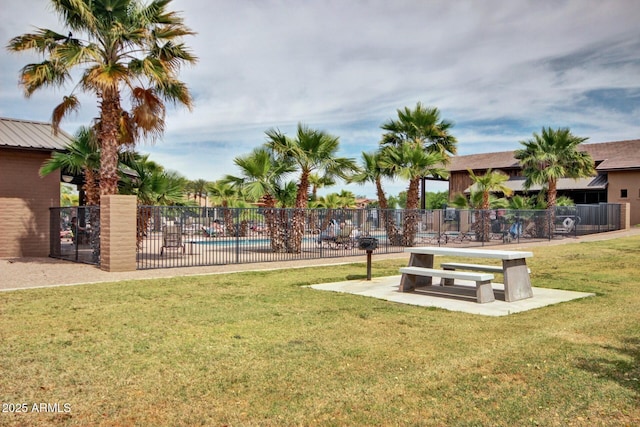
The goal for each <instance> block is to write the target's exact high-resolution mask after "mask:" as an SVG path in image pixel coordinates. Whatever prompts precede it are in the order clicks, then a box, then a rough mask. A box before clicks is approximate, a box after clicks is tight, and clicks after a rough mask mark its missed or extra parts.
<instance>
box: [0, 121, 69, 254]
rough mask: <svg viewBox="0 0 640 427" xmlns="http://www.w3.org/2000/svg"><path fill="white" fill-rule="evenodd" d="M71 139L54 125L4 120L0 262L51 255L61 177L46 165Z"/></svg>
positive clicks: (0, 135) (0, 148) (1, 128)
mask: <svg viewBox="0 0 640 427" xmlns="http://www.w3.org/2000/svg"><path fill="white" fill-rule="evenodd" d="M69 142H71V137H70V136H69V135H68V134H66V133H64V132H62V131H60V132H59V133H58V135H56V136H54V135H53V131H52V127H51V124H50V123H42V122H33V121H25V120H16V119H7V118H0V257H46V256H48V255H49V208H50V207H54V206H59V205H60V174H56V173H53V174H50V175H48V176H46V177H41V176H40V174H39V170H40V167H41V166H42V163H43V162H44V161H45V160H47V159H48V158H49V157H50V156H51V153H52V152H53V151H64V148H65V146H66V145H67V144H68V143H69Z"/></svg>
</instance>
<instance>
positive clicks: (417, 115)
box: [381, 102, 457, 161]
mask: <svg viewBox="0 0 640 427" xmlns="http://www.w3.org/2000/svg"><path fill="white" fill-rule="evenodd" d="M397 111H398V119H397V120H389V121H387V122H385V123H384V124H383V125H382V126H381V127H382V129H383V130H384V131H386V132H385V133H384V134H383V135H382V141H381V144H382V145H393V146H398V145H401V144H404V143H412V144H414V145H417V146H420V147H422V148H424V149H425V150H427V151H428V152H430V153H440V154H441V155H442V156H443V158H444V159H445V161H446V159H447V158H448V155H449V154H456V152H457V148H456V143H457V140H456V138H455V137H454V136H453V135H451V134H450V133H449V132H450V130H451V128H452V127H453V123H451V122H449V121H446V120H442V119H441V118H440V111H439V110H438V109H437V108H436V107H430V108H427V107H425V106H424V105H422V103H420V102H418V103H417V104H416V108H415V109H413V110H412V109H410V108H409V107H405V108H404V109H402V110H397Z"/></svg>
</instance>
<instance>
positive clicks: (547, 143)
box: [515, 128, 595, 208]
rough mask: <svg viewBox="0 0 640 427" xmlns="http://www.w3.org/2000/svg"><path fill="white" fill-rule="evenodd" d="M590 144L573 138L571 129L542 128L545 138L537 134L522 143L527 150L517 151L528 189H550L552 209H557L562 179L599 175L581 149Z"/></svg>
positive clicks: (589, 157)
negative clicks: (559, 185) (558, 189)
mask: <svg viewBox="0 0 640 427" xmlns="http://www.w3.org/2000/svg"><path fill="white" fill-rule="evenodd" d="M586 140H587V138H581V137H578V136H575V135H573V134H572V133H571V131H570V130H569V129H568V128H560V129H551V128H542V133H541V134H537V133H534V134H533V138H532V139H530V140H528V141H521V142H520V143H521V144H522V145H523V146H524V148H522V149H520V150H516V152H515V158H516V159H518V160H519V161H520V164H521V165H522V171H523V174H524V176H525V182H524V187H525V188H531V187H532V186H533V185H534V184H539V185H543V186H546V189H547V206H548V208H553V207H554V206H555V205H556V193H557V189H556V185H557V182H558V179H560V178H580V177H588V176H593V175H594V174H595V167H594V163H593V159H592V158H591V155H589V153H587V152H585V151H578V149H577V146H578V144H580V143H582V142H584V141H586Z"/></svg>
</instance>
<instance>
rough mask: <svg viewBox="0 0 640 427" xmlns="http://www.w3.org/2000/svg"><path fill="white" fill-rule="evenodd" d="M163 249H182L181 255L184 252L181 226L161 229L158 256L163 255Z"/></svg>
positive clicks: (166, 226) (168, 226)
mask: <svg viewBox="0 0 640 427" xmlns="http://www.w3.org/2000/svg"><path fill="white" fill-rule="evenodd" d="M165 249H182V253H183V254H184V253H185V252H186V250H185V245H184V242H183V240H182V226H181V225H165V226H163V227H162V247H161V248H160V255H163V254H164V250H165Z"/></svg>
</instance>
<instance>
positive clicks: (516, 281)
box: [400, 246, 533, 302]
mask: <svg viewBox="0 0 640 427" xmlns="http://www.w3.org/2000/svg"><path fill="white" fill-rule="evenodd" d="M405 252H409V253H410V254H411V257H410V258H409V267H422V268H429V269H432V268H433V260H434V256H435V255H442V256H455V257H469V258H487V259H499V260H501V261H502V269H501V270H502V273H503V275H504V295H505V301H507V302H512V301H518V300H521V299H526V298H531V297H532V296H533V291H532V289H531V279H530V277H529V269H528V268H527V261H526V260H527V258H531V257H533V252H523V251H506V250H492V249H475V248H443V247H437V246H433V247H432V246H426V247H415V248H407V249H405ZM478 267H481V266H478ZM415 283H416V282H415V281H409V280H405V276H404V275H403V278H402V280H401V283H400V291H401V292H409V291H412V290H413V287H412V286H413V285H414V284H415ZM428 284H431V282H430V281H429V282H428Z"/></svg>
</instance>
